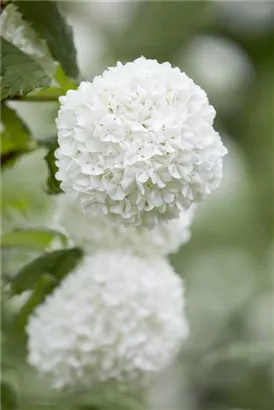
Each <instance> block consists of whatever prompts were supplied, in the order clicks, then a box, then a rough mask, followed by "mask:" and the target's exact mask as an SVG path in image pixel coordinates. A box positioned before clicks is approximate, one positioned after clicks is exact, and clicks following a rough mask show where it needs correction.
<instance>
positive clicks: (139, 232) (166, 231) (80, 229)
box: [55, 194, 194, 256]
mask: <svg viewBox="0 0 274 410" xmlns="http://www.w3.org/2000/svg"><path fill="white" fill-rule="evenodd" d="M56 208H57V211H56V212H55V213H56V219H57V224H58V226H61V229H62V231H65V233H66V234H67V235H68V237H69V238H70V239H71V240H72V241H73V243H74V244H76V245H78V246H80V247H82V248H84V249H85V250H86V251H87V252H89V253H90V252H95V251H97V250H100V249H105V250H107V249H110V250H111V249H127V250H130V251H132V252H133V253H135V254H137V255H141V256H152V255H159V256H160V255H167V254H169V253H174V252H176V251H177V250H178V249H179V247H180V246H181V245H183V244H185V243H186V242H188V241H189V239H190V237H191V233H190V226H191V223H192V220H193V216H194V205H192V206H191V207H190V208H189V209H188V210H187V211H182V212H181V213H180V217H179V219H178V220H170V221H161V222H160V223H159V224H158V225H157V226H156V227H155V228H154V229H152V230H149V229H148V228H147V227H143V226H137V227H135V226H129V227H126V226H123V225H121V224H117V223H115V222H113V220H112V219H111V218H110V217H109V215H106V216H105V215H103V216H100V215H98V216H95V215H93V214H92V213H86V212H84V211H83V210H82V208H81V206H80V204H79V203H78V202H77V201H75V200H74V199H73V198H71V197H70V196H69V195H67V194H65V195H59V196H58V202H57V206H56Z"/></svg>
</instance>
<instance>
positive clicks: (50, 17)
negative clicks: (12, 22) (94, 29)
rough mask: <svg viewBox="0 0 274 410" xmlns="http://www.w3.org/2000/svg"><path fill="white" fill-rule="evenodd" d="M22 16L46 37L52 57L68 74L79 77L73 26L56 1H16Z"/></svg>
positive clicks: (39, 33)
mask: <svg viewBox="0 0 274 410" xmlns="http://www.w3.org/2000/svg"><path fill="white" fill-rule="evenodd" d="M14 3H15V5H16V7H17V8H18V10H19V11H20V13H21V14H22V17H23V19H24V20H25V21H27V22H28V23H29V24H30V25H31V26H32V27H33V28H34V30H35V31H36V32H37V33H38V35H39V36H40V37H41V38H43V39H45V40H46V42H47V45H48V48H49V50H50V52H51V54H52V57H53V58H54V59H55V60H57V61H59V63H60V64H61V66H62V67H63V69H64V72H65V74H66V75H68V76H69V77H72V78H77V77H78V75H79V70H78V66H77V59H76V49H75V46H74V42H73V34H72V29H71V27H70V26H69V25H68V24H67V22H66V20H65V19H64V17H63V16H62V14H61V13H60V11H59V8H58V5H57V2H55V1H39V2H38V1H21V0H20V1H15V2H14Z"/></svg>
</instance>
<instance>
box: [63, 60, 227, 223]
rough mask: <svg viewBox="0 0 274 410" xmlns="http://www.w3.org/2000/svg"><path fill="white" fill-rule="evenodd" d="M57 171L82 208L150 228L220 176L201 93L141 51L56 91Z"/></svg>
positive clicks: (221, 151) (216, 143)
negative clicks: (142, 55) (59, 93)
mask: <svg viewBox="0 0 274 410" xmlns="http://www.w3.org/2000/svg"><path fill="white" fill-rule="evenodd" d="M60 103H61V108H60V110H59V114H58V118H57V127H58V141H59V146H60V148H59V149H58V150H57V151H56V158H57V162H56V164H57V166H58V167H59V172H57V174H56V178H57V179H59V180H60V181H62V182H61V188H62V189H63V190H64V191H73V192H76V193H77V196H78V198H79V199H80V202H81V204H82V207H83V209H84V210H86V211H92V212H95V213H101V214H110V216H112V217H113V218H115V219H116V220H117V221H118V222H123V223H125V224H135V225H142V224H143V225H148V226H151V227H153V226H154V225H155V224H156V223H157V222H158V221H159V220H163V219H172V218H178V217H179V214H180V211H182V210H185V209H187V208H188V207H189V206H190V205H191V204H192V203H194V202H199V201H201V200H202V199H204V198H205V197H206V196H207V195H208V194H209V193H210V192H211V191H212V190H213V189H215V188H217V187H218V186H219V184H220V180H221V178H222V157H223V155H225V154H226V149H225V148H224V146H223V144H222V142H221V140H220V136H219V134H218V133H216V132H215V131H214V129H213V127H212V123H213V119H214V116H215V111H214V109H213V107H211V106H210V105H209V103H208V99H207V96H206V93H205V92H204V91H203V90H202V89H201V88H200V87H198V86H197V85H195V84H194V82H193V81H192V80H191V79H190V78H189V77H188V76H187V75H186V74H185V73H182V72H181V71H180V70H179V69H178V68H172V67H171V65H170V64H169V63H163V64H159V63H158V62H157V61H156V60H146V59H145V58H138V59H137V60H135V61H134V62H132V63H127V64H125V65H122V64H121V63H118V64H117V66H116V67H113V68H110V69H108V70H106V71H105V72H104V73H103V74H102V75H101V76H98V77H95V78H94V80H93V82H92V83H89V82H82V83H81V84H80V86H79V88H78V90H76V91H73V90H70V91H68V93H67V94H66V96H63V97H60Z"/></svg>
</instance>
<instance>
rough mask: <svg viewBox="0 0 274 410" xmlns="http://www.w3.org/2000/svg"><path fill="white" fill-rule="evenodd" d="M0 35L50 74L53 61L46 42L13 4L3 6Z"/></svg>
mask: <svg viewBox="0 0 274 410" xmlns="http://www.w3.org/2000/svg"><path fill="white" fill-rule="evenodd" d="M0 31H1V36H2V37H3V38H4V39H5V40H7V41H9V42H10V43H12V44H13V45H14V46H16V47H18V48H19V49H20V50H21V51H23V52H24V53H26V54H28V55H29V56H31V57H32V58H33V59H34V60H36V61H37V63H39V64H40V65H41V66H42V67H43V68H44V70H45V71H46V72H48V73H49V74H52V73H53V72H54V69H55V63H54V61H53V59H52V58H51V55H50V52H49V50H48V47H47V45H46V42H45V41H44V40H42V39H40V38H39V37H38V36H37V34H36V33H35V31H34V30H33V29H32V27H31V26H30V25H29V24H28V23H26V22H25V21H24V20H23V18H22V16H21V14H20V12H19V11H18V10H17V8H16V6H14V4H12V3H10V4H7V6H6V7H5V8H4V10H3V12H2V13H1V18H0Z"/></svg>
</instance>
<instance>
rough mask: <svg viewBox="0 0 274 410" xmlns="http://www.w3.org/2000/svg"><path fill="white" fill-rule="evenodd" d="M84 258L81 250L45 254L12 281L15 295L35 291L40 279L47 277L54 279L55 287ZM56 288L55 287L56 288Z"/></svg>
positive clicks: (24, 268)
mask: <svg viewBox="0 0 274 410" xmlns="http://www.w3.org/2000/svg"><path fill="white" fill-rule="evenodd" d="M82 256H83V251H82V250H81V249H79V248H71V249H62V250H57V251H54V252H49V253H44V254H43V255H41V256H39V257H38V258H36V259H34V260H33V261H31V262H30V263H29V264H27V265H26V266H24V267H23V268H22V269H21V270H20V271H19V272H18V273H17V275H16V276H15V278H14V279H13V280H12V282H11V284H12V290H13V293H14V294H18V293H21V292H23V291H25V290H28V289H33V288H34V287H35V285H36V283H37V281H39V279H40V278H41V277H42V276H44V275H46V276H49V277H51V278H53V279H54V280H55V281H56V283H55V286H57V285H58V284H59V282H60V281H61V280H62V279H63V278H64V277H65V276H66V275H67V274H68V273H69V272H70V271H71V270H73V269H74V268H75V267H76V266H77V264H78V263H79V261H80V260H81V258H82ZM55 286H54V287H55Z"/></svg>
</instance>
